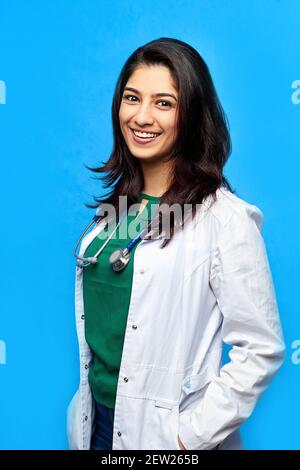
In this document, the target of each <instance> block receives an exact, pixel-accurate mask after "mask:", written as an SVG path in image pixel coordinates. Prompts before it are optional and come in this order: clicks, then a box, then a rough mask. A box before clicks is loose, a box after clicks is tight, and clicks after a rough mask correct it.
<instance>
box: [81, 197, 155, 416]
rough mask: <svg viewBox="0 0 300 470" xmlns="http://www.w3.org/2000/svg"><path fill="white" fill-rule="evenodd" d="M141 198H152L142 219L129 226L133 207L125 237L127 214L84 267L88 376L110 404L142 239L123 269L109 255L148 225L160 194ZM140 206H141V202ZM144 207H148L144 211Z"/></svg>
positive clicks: (95, 244) (99, 397) (91, 249)
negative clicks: (95, 260)
mask: <svg viewBox="0 0 300 470" xmlns="http://www.w3.org/2000/svg"><path fill="white" fill-rule="evenodd" d="M142 199H147V200H148V201H149V202H147V204H146V206H145V207H144V208H143V210H142V212H141V214H140V215H139V216H138V218H137V221H138V220H139V223H138V222H134V223H133V224H132V225H134V227H131V228H130V227H129V225H130V222H131V221H132V220H133V219H134V218H135V217H136V215H137V213H138V211H139V209H138V210H136V211H134V212H133V211H130V214H127V231H125V230H124V228H123V231H122V232H121V235H122V233H123V238H121V239H120V229H121V228H122V226H124V224H125V221H126V217H125V219H124V220H123V222H122V224H121V225H120V226H119V227H118V228H117V230H116V232H115V234H114V235H113V237H112V238H111V239H110V241H109V242H108V243H107V245H106V246H105V248H104V249H103V251H102V252H101V253H100V255H99V257H98V263H97V264H91V265H89V266H87V267H85V268H83V300H84V313H85V338H86V341H87V343H88V345H89V347H90V348H91V350H92V352H93V360H92V362H91V365H90V369H89V375H88V379H89V383H90V386H91V389H92V393H93V396H94V398H95V400H96V401H97V402H99V403H101V404H103V405H105V406H107V407H109V408H114V407H115V398H116V391H117V383H118V377H119V369H120V363H121V357H122V350H123V342H124V337H125V328H126V324H127V314H128V309H129V304H130V296H131V287H132V278H133V259H134V253H135V249H136V247H137V246H138V244H139V243H140V241H141V240H139V241H138V243H136V244H135V245H134V247H133V248H132V249H131V251H130V260H129V262H128V264H127V266H126V267H125V268H124V269H123V270H122V271H119V272H115V271H113V269H112V267H111V265H110V262H109V257H110V255H111V253H112V252H113V251H115V250H116V249H118V248H125V247H126V246H127V245H128V243H129V242H130V240H131V239H132V238H134V237H135V236H136V235H137V234H138V233H139V231H140V230H141V229H142V228H143V227H144V226H145V225H146V222H147V217H146V216H147V215H148V219H149V220H150V217H151V215H152V214H151V212H152V211H151V210H150V206H151V205H152V204H158V203H159V199H160V198H159V197H156V196H149V195H148V194H145V193H140V196H139V198H138V202H140V201H141V200H142ZM138 207H139V208H140V205H139V206H138ZM145 209H147V210H146V211H145ZM152 210H153V209H152ZM114 227H115V226H110V227H108V228H107V227H106V228H105V229H104V230H102V232H101V233H100V234H99V235H101V238H100V237H96V238H95V239H94V240H93V241H92V243H91V244H90V245H89V246H88V248H87V249H86V251H85V253H84V256H93V255H94V254H95V253H96V252H97V251H98V250H99V248H100V247H101V246H102V245H103V243H104V242H105V239H106V236H107V234H110V233H111V232H112V231H113V229H114ZM135 227H136V229H135ZM128 229H129V230H128ZM128 231H129V232H130V233H128ZM124 232H125V233H124ZM124 235H127V237H126V238H124ZM130 235H131V236H130Z"/></svg>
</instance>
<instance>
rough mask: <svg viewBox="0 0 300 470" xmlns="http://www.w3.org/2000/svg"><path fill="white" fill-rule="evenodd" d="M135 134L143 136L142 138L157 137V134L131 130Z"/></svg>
mask: <svg viewBox="0 0 300 470" xmlns="http://www.w3.org/2000/svg"><path fill="white" fill-rule="evenodd" d="M133 133H134V134H135V135H137V136H138V137H144V138H146V137H147V138H149V137H157V136H158V135H159V134H149V133H147V132H139V131H133Z"/></svg>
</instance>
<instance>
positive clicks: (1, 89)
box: [0, 80, 6, 104]
mask: <svg viewBox="0 0 300 470" xmlns="http://www.w3.org/2000/svg"><path fill="white" fill-rule="evenodd" d="M0 104H6V85H5V82H4V81H3V80H0Z"/></svg>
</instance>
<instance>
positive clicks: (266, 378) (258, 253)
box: [179, 204, 286, 450]
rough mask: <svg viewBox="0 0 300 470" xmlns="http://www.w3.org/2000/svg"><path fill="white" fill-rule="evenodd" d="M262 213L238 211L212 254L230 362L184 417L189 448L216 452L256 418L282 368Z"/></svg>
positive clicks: (182, 431)
mask: <svg viewBox="0 0 300 470" xmlns="http://www.w3.org/2000/svg"><path fill="white" fill-rule="evenodd" d="M262 224H263V213H262V211H261V210H260V209H259V208H258V207H256V206H254V205H250V204H249V205H248V206H243V207H242V208H239V209H238V211H235V212H234V214H232V215H231V216H230V219H229V222H227V223H226V224H225V226H223V228H222V230H221V233H220V235H219V239H218V241H217V245H216V249H215V252H214V255H213V259H212V264H211V272H210V287H211V289H212V291H213V293H214V295H215V298H216V301H217V302H218V305H219V308H220V311H221V313H222V317H223V321H222V338H223V341H224V343H227V344H229V345H231V346H232V348H231V350H230V352H229V357H230V359H231V360H230V362H229V363H227V364H225V365H223V367H222V368H221V369H220V373H219V376H216V377H214V378H213V379H212V381H211V382H210V383H209V385H208V387H207V389H206V391H205V394H204V396H203V397H202V398H201V401H200V402H198V406H197V401H196V402H195V403H196V406H195V407H194V408H193V409H192V410H191V411H189V412H188V413H187V414H186V413H184V412H183V413H182V414H180V420H179V437H180V439H181V441H182V443H183V445H184V446H185V448H186V449H194V450H205V449H207V450H208V449H213V448H215V447H216V446H218V445H219V444H221V443H222V441H223V440H224V439H225V438H226V437H227V436H228V435H229V434H231V433H232V432H234V431H235V430H236V429H237V428H238V427H239V426H240V425H241V424H242V423H243V422H244V421H245V420H246V419H247V418H248V417H249V416H250V414H251V413H252V411H253V409H254V407H255V405H256V403H257V400H258V399H259V397H260V395H261V394H262V393H263V392H264V390H265V389H266V387H267V385H268V384H269V383H270V381H271V379H272V378H273V376H274V375H275V373H276V372H277V370H278V369H279V368H280V367H281V365H282V363H283V361H284V358H285V351H286V347H285V343H284V338H283V334H282V328H281V323H280V319H279V313H278V307H277V300H276V294H275V291H274V285H273V280H272V275H271V271H270V266H269V262H268V258H267V253H266V248H265V243H264V240H263V238H262V235H261V227H262Z"/></svg>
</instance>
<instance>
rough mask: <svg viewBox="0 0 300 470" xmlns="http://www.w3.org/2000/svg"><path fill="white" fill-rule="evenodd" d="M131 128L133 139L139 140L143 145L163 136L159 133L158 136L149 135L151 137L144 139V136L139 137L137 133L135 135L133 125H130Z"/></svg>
mask: <svg viewBox="0 0 300 470" xmlns="http://www.w3.org/2000/svg"><path fill="white" fill-rule="evenodd" d="M129 129H130V133H131V135H132V138H133V140H134V141H135V142H137V143H138V144H142V145H145V144H148V143H149V142H154V141H155V140H157V139H159V138H160V136H161V134H159V135H158V136H157V137H149V139H143V138H142V137H138V136H137V135H135V134H134V132H133V130H132V129H131V127H129Z"/></svg>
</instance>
